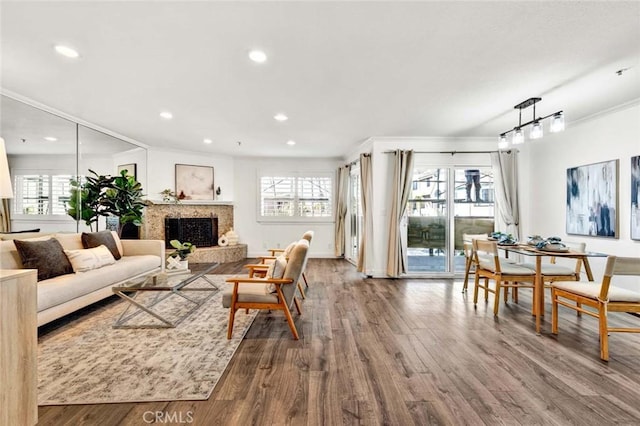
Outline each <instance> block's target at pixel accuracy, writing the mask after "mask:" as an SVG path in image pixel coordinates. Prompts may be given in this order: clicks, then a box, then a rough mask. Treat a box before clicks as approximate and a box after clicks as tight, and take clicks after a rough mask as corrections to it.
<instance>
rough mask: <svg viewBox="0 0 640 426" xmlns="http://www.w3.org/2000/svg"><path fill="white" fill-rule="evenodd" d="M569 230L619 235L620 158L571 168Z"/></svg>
mask: <svg viewBox="0 0 640 426" xmlns="http://www.w3.org/2000/svg"><path fill="white" fill-rule="evenodd" d="M566 227H567V234H575V235H591V236H598V237H609V238H618V236H619V235H618V160H611V161H604V162H602V163H595V164H589V165H586V166H578V167H572V168H569V169H567V215H566Z"/></svg>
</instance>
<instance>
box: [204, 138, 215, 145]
mask: <svg viewBox="0 0 640 426" xmlns="http://www.w3.org/2000/svg"><path fill="white" fill-rule="evenodd" d="M202 142H204V143H206V144H210V143H213V141H212V140H211V139H205V140H203V141H202Z"/></svg>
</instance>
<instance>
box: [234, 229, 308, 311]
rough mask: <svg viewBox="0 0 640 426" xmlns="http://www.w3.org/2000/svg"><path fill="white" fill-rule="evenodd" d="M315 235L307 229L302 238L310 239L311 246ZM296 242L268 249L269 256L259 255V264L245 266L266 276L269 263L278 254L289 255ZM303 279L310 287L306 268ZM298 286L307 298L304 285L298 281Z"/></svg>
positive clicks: (303, 296) (301, 294)
mask: <svg viewBox="0 0 640 426" xmlns="http://www.w3.org/2000/svg"><path fill="white" fill-rule="evenodd" d="M313 235H314V232H313V231H307V232H305V233H304V234H303V235H302V239H305V240H307V241H309V246H310V245H311V240H312V239H313ZM295 244H296V241H294V242H292V243H291V244H289V245H288V246H287V247H286V248H283V249H282V248H272V249H268V250H267V251H268V252H269V255H268V256H258V264H250V265H245V268H248V269H250V271H252V272H253V273H255V274H258V275H262V276H264V275H265V274H266V271H267V269H268V265H269V264H270V263H271V262H273V260H274V259H275V258H276V257H277V256H279V255H281V254H284V256H285V257H288V256H289V253H290V252H291V250H292V249H293V246H295ZM262 265H267V266H266V267H265V266H262ZM302 279H303V280H304V285H305V287H307V288H309V282H308V281H307V276H306V275H305V273H304V269H303V270H302ZM297 286H298V290H299V291H300V296H302V298H303V299H306V295H305V294H304V289H303V288H302V285H300V283H297Z"/></svg>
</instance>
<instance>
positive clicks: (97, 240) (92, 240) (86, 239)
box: [82, 231, 122, 260]
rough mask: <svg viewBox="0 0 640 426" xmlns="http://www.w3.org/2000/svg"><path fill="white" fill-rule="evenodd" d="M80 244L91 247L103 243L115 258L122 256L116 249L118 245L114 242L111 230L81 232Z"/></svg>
mask: <svg viewBox="0 0 640 426" xmlns="http://www.w3.org/2000/svg"><path fill="white" fill-rule="evenodd" d="M82 245H83V246H84V248H93V247H98V246H100V245H105V246H106V247H107V248H108V249H109V251H110V252H111V254H112V255H113V257H114V258H115V259H116V260H118V259H120V257H122V254H121V253H120V251H119V250H118V245H117V244H116V240H115V239H114V238H113V235H112V234H111V231H100V232H91V233H87V232H83V233H82Z"/></svg>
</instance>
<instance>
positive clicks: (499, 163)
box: [491, 150, 520, 239]
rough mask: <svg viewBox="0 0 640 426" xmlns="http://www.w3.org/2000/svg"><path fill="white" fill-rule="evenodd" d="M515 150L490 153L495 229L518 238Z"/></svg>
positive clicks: (518, 217) (518, 218)
mask: <svg viewBox="0 0 640 426" xmlns="http://www.w3.org/2000/svg"><path fill="white" fill-rule="evenodd" d="M516 154H517V151H515V150H511V151H498V152H492V153H491V167H492V168H493V181H494V185H495V196H496V209H497V212H496V230H498V231H501V232H505V233H507V234H513V236H514V237H515V238H517V239H519V238H520V223H519V222H520V216H519V202H518V162H517V155H516Z"/></svg>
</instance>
